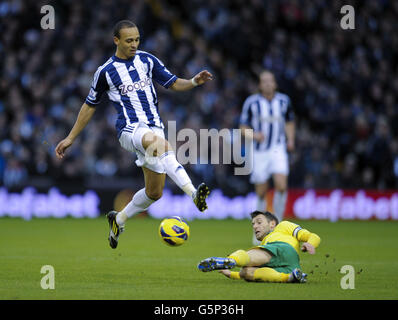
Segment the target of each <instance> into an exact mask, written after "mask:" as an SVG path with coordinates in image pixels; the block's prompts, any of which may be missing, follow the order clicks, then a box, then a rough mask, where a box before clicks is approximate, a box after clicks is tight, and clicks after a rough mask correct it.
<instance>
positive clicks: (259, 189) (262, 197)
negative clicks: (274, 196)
mask: <svg viewBox="0 0 398 320" xmlns="http://www.w3.org/2000/svg"><path fill="white" fill-rule="evenodd" d="M254 190H255V192H256V196H257V203H256V210H258V211H266V210H267V199H266V196H267V191H268V182H267V181H266V182H263V183H256V184H255V185H254Z"/></svg>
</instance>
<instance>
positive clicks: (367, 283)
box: [0, 217, 398, 300]
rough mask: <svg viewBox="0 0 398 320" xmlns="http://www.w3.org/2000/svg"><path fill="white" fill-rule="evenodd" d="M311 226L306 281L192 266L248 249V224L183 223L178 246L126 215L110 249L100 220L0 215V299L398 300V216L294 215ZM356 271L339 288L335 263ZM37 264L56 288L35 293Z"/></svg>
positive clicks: (148, 223) (304, 258) (154, 224)
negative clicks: (185, 237)
mask: <svg viewBox="0 0 398 320" xmlns="http://www.w3.org/2000/svg"><path fill="white" fill-rule="evenodd" d="M294 222H296V223H299V224H301V226H302V227H304V228H307V229H309V230H311V231H313V232H316V233H317V234H318V235H319V236H320V237H321V238H322V242H321V245H320V247H319V248H318V251H317V254H316V255H314V256H310V255H308V254H304V253H303V254H301V265H302V269H303V270H304V271H305V272H307V273H309V281H308V283H307V284H303V285H300V284H273V283H249V282H245V281H238V280H230V279H227V278H225V277H223V276H222V275H220V274H218V273H216V272H210V273H201V272H199V271H198V270H197V269H196V265H197V263H198V262H199V261H200V260H201V259H203V258H206V257H209V256H224V255H226V254H228V253H231V252H232V251H234V250H236V249H240V248H242V249H246V248H248V247H250V246H251V229H250V223H249V221H248V220H240V221H239V220H222V221H218V220H195V221H191V222H190V223H189V224H190V227H191V237H190V239H189V241H188V242H187V243H186V244H184V245H183V246H181V247H177V248H173V247H168V246H166V245H164V244H162V243H161V242H160V240H159V238H158V234H157V228H158V225H159V221H158V220H154V219H151V218H133V219H131V220H129V221H128V223H127V225H126V231H125V233H124V234H123V235H122V236H121V238H120V243H119V247H118V248H117V249H116V250H112V249H111V248H110V247H109V245H108V241H107V233H108V225H107V222H106V219H105V217H101V218H98V219H72V218H67V219H33V220H31V221H24V220H21V219H16V218H1V219H0V230H1V232H0V299H134V300H136V299H145V300H150V299H155V300H163V299H171V300H174V299H184V300H185V299H194V300H199V299H203V300H208V299H215V300H224V299H232V300H235V299H250V300H258V299H261V300H263V299H398V273H397V270H398V241H397V232H398V222H393V221H366V222H365V221H357V222H354V221H344V222H336V223H331V222H327V221H294ZM347 264H348V265H352V266H353V267H354V269H355V272H356V274H355V289H354V290H349V289H348V290H343V289H342V288H341V287H340V280H341V278H342V277H343V276H344V275H343V274H341V273H340V272H339V269H340V268H341V267H342V266H343V265H347ZM43 265H52V266H53V267H54V269H55V289H54V290H43V289H42V288H41V286H40V280H41V278H42V277H43V276H44V274H41V273H40V270H41V267H42V266H43Z"/></svg>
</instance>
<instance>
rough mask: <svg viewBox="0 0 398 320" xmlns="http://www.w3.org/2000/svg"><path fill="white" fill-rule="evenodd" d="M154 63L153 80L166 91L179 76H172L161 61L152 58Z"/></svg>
mask: <svg viewBox="0 0 398 320" xmlns="http://www.w3.org/2000/svg"><path fill="white" fill-rule="evenodd" d="M151 58H152V61H153V69H152V78H153V80H155V81H156V82H157V83H159V84H160V85H161V86H162V87H165V88H166V89H168V88H170V86H171V85H172V84H173V83H174V82H175V81H176V80H177V76H176V75H174V74H172V73H171V72H170V71H169V70H168V69H167V68H166V67H165V66H164V64H163V62H162V61H160V60H159V59H158V58H156V57H154V56H152V57H151Z"/></svg>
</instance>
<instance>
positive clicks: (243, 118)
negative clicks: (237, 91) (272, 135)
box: [239, 99, 252, 126]
mask: <svg viewBox="0 0 398 320" xmlns="http://www.w3.org/2000/svg"><path fill="white" fill-rule="evenodd" d="M251 120H252V109H251V103H250V102H249V100H248V99H246V101H245V102H244V104H243V108H242V114H241V115H240V119H239V122H240V124H244V125H247V126H251Z"/></svg>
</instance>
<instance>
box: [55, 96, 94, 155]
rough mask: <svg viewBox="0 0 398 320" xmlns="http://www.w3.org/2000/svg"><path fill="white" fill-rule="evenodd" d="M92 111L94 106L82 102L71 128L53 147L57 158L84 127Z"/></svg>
mask: <svg viewBox="0 0 398 320" xmlns="http://www.w3.org/2000/svg"><path fill="white" fill-rule="evenodd" d="M94 112H95V108H94V107H90V106H89V105H88V104H86V103H83V105H82V107H81V109H80V111H79V115H78V116H77V119H76V122H75V124H74V125H73V127H72V130H71V131H70V132H69V134H68V136H67V137H66V138H65V139H63V140H62V141H60V142H59V143H58V145H57V146H56V148H55V155H56V156H57V158H58V159H62V158H63V157H64V155H65V151H66V149H68V148H69V147H70V146H71V145H72V144H73V142H74V141H75V139H76V138H77V136H78V135H79V134H80V132H81V131H82V130H83V129H84V128H85V127H86V125H87V123H88V122H89V121H90V119H91V118H92V116H93V115H94Z"/></svg>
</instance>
